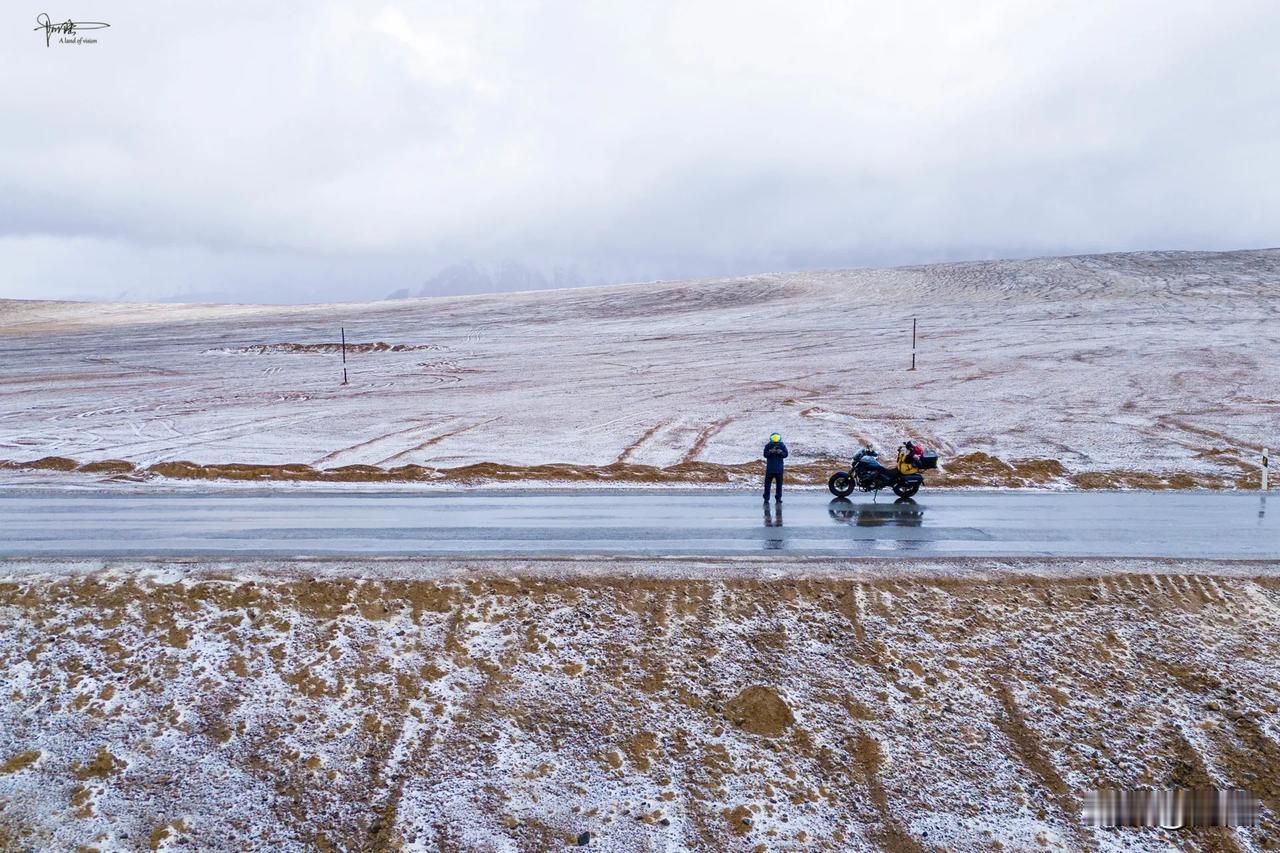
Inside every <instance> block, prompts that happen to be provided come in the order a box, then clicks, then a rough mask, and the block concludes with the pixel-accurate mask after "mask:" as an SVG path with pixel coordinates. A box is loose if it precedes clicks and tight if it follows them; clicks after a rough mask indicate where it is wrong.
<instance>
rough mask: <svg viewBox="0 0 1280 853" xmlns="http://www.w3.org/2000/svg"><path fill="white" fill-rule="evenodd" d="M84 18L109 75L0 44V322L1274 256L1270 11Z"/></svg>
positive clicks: (737, 6) (353, 10) (179, 8)
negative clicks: (855, 270)
mask: <svg viewBox="0 0 1280 853" xmlns="http://www.w3.org/2000/svg"><path fill="white" fill-rule="evenodd" d="M92 17H95V18H101V19H103V20H107V21H108V22H109V23H111V24H112V28H111V29H109V30H106V31H102V33H101V34H100V41H99V44H97V45H93V46H81V47H75V48H72V47H65V46H64V47H61V48H59V47H58V46H57V45H55V46H54V47H53V48H48V49H46V48H45V47H44V44H43V39H42V38H40V37H39V34H38V33H34V32H30V31H28V30H27V28H26V27H22V26H18V27H15V26H12V25H11V26H10V27H8V28H7V29H6V30H5V31H4V32H3V33H0V56H3V57H5V59H4V60H3V61H4V63H5V68H4V70H5V72H6V73H4V74H3V75H0V114H3V115H4V116H5V120H4V123H3V125H2V129H0V236H3V237H5V239H3V240H0V268H6V269H9V270H15V269H20V270H22V271H23V274H22V275H21V276H15V275H13V274H10V275H7V276H4V277H3V278H0V296H10V297H12V296H36V295H40V293H39V290H40V289H41V288H45V289H47V288H50V287H54V283H55V282H64V279H65V273H64V272H63V271H61V270H60V268H58V267H57V266H56V262H55V261H54V260H52V259H53V258H55V257H56V255H57V253H56V252H55V253H52V254H50V253H49V252H48V251H45V250H38V249H37V248H36V247H38V246H44V247H47V246H49V245H54V244H56V243H57V241H60V240H68V241H73V240H78V241H88V243H83V242H82V243H81V244H80V245H94V246H99V247H103V246H113V247H117V248H116V249H113V250H111V251H103V252H100V253H99V254H100V255H101V256H102V257H103V258H107V259H110V261H109V262H110V263H111V267H110V268H109V269H104V270H99V271H97V274H95V275H94V276H87V277H86V279H85V282H86V284H85V286H84V287H83V288H81V289H79V290H77V291H76V292H77V293H85V294H89V295H94V294H96V295H99V296H102V297H104V298H105V297H109V296H115V295H118V294H119V293H120V292H122V291H126V290H128V291H129V292H131V293H138V294H140V295H144V294H147V293H152V294H154V295H158V296H167V295H170V294H173V293H176V292H179V291H181V290H182V288H181V287H175V286H173V285H172V278H173V276H165V277H162V280H157V279H156V277H155V276H153V275H151V272H153V271H154V270H155V269H157V268H166V269H168V268H169V266H170V265H172V264H176V263H177V259H178V258H180V257H183V256H184V253H192V254H190V257H191V258H192V259H195V258H197V257H203V258H205V259H206V261H205V262H206V266H211V267H212V268H214V269H217V270H219V271H221V273H222V274H225V275H226V276H228V279H227V280H225V281H221V282H215V281H209V280H208V279H209V275H207V274H205V273H203V272H202V273H201V274H199V275H198V276H196V277H197V278H199V279H200V281H201V284H200V288H201V289H202V290H205V291H208V292H210V293H215V292H216V293H219V294H229V295H231V296H235V295H237V294H240V295H242V296H243V297H244V298H277V299H296V298H298V296H297V291H298V290H299V288H297V287H295V286H292V285H290V284H289V281H291V280H292V279H294V278H296V277H297V276H298V275H306V276H313V277H314V281H315V285H314V287H313V288H302V289H303V290H304V291H306V290H313V291H316V292H323V293H325V294H326V298H329V297H328V294H330V293H337V294H339V295H348V296H349V297H351V298H363V297H378V296H382V295H384V294H386V293H388V292H391V291H393V290H397V289H400V288H402V287H408V288H410V289H414V290H416V289H417V287H418V286H419V285H420V284H421V282H422V281H424V280H426V279H428V278H430V277H431V276H432V275H433V274H434V273H435V272H436V271H437V270H439V269H440V268H442V267H445V266H447V265H449V264H451V263H455V262H460V261H467V260H475V261H479V262H481V263H498V262H501V261H504V260H514V261H518V262H522V263H525V264H529V265H533V266H540V267H543V268H545V269H548V270H549V269H550V268H552V267H577V268H578V269H579V270H580V271H581V273H582V275H583V277H584V278H586V279H587V280H589V281H590V280H618V279H626V278H642V277H647V276H652V275H664V276H674V275H700V274H715V273H729V272H740V271H747V270H750V269H753V268H759V267H763V266H780V265H786V266H813V265H825V264H832V263H839V264H851V263H863V262H868V263H887V262H894V261H899V260H901V261H913V262H914V261H919V260H923V259H929V258H949V257H956V256H964V255H966V254H970V255H987V254H1009V255H1012V254H1024V253H1027V252H1040V251H1073V250H1078V251H1084V250H1093V249H1123V248H1147V247H1166V248H1167V247H1187V248H1211V247H1228V246H1247V245H1259V244H1266V243H1274V242H1275V238H1274V235H1275V234H1276V233H1277V232H1278V230H1280V189H1277V187H1280V163H1277V161H1276V160H1275V158H1274V157H1273V156H1272V152H1273V151H1274V150H1275V145H1276V143H1277V142H1280V119H1278V118H1277V116H1280V110H1277V109H1276V107H1277V106H1278V104H1277V100H1278V96H1280V82H1278V81H1280V58H1278V57H1280V54H1278V52H1276V51H1274V50H1273V49H1272V46H1271V45H1270V44H1269V41H1268V39H1269V34H1271V33H1274V32H1275V31H1276V27H1277V25H1280V7H1277V6H1276V5H1275V4H1272V3H1268V2H1244V0H1236V1H1235V2H1222V3H1216V4H1172V5H1171V4H1155V3H1148V2H1119V3H1116V2H1108V3H1103V2H1081V3H1074V4H1070V5H1069V6H1063V5H1062V4H1059V3H1049V2H1012V0H1005V2H996V3H986V4H978V5H977V6H975V5H974V4H957V3H951V2H924V0H921V2H913V3H899V4H886V3H879V4H873V3H819V4H809V5H807V6H806V7H804V9H803V10H800V9H799V7H796V6H795V4H782V3H777V2H763V0H744V2H735V3H725V2H715V3H708V2H654V3H648V4H632V5H628V6H624V5H622V4H576V3H555V2H496V1H495V0H477V2H467V3H463V2H458V3H452V2H398V3H396V4H394V5H387V4H384V3H377V4H368V5H364V6H362V5H360V4H338V3H329V4H323V3H321V4H316V3H303V2H297V0H295V2H286V3H283V4H260V3H250V2H247V0H232V2H229V3H220V4H216V5H215V6H213V7H206V6H203V5H198V4H192V3H189V2H186V0H178V2H173V3H169V4H165V5H163V6H162V7H156V6H155V5H154V4H144V3H142V2H140V0H126V2H116V3H109V4H97V3H95V4H94V9H93V14H92ZM32 26H34V16H33V23H32ZM233 257H234V258H235V259H236V261H235V263H234V264H229V265H222V264H219V263H210V262H209V261H208V260H207V259H208V258H221V259H223V260H225V259H227V258H233ZM104 262H105V261H104ZM362 269H363V270H366V271H367V273H368V274H363V275H362V274H360V270H362ZM290 270H292V271H293V275H292V276H291V275H290V273H289V271H290ZM273 281H275V282H277V283H278V285H279V286H278V288H277V289H274V290H273V287H272V282H273ZM129 282H147V283H146V284H145V285H133V284H129ZM250 282H251V284H250ZM64 283H65V282H64ZM90 283H92V284H90ZM57 287H58V288H62V287H63V284H57ZM166 288H167V289H166Z"/></svg>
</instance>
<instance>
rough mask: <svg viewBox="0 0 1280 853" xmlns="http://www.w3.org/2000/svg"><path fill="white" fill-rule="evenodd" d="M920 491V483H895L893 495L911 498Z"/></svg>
mask: <svg viewBox="0 0 1280 853" xmlns="http://www.w3.org/2000/svg"><path fill="white" fill-rule="evenodd" d="M918 491H920V484H919V483H902V482H898V483H894V484H893V493H894V494H895V495H897V496H898V497H900V498H909V497H911V496H912V495H914V494H915V493H916V492H918Z"/></svg>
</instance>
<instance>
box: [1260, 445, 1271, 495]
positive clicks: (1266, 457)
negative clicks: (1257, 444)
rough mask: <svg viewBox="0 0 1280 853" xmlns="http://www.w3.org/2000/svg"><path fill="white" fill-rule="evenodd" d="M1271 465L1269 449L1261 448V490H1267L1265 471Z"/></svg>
mask: <svg viewBox="0 0 1280 853" xmlns="http://www.w3.org/2000/svg"><path fill="white" fill-rule="evenodd" d="M1270 467H1271V451H1270V450H1268V449H1267V448H1265V447H1264V448H1262V491H1264V492H1265V491H1266V490H1267V472H1268V471H1269V469H1270Z"/></svg>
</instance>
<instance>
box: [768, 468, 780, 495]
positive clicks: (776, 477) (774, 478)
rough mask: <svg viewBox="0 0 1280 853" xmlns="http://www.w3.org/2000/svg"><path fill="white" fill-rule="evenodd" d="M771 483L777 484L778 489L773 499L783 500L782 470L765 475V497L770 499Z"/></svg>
mask: <svg viewBox="0 0 1280 853" xmlns="http://www.w3.org/2000/svg"><path fill="white" fill-rule="evenodd" d="M770 484H776V490H775V491H774V498H773V499H774V500H775V501H780V500H782V472H781V471H779V472H778V473H777V474H765V475H764V499H765V500H769V486H770Z"/></svg>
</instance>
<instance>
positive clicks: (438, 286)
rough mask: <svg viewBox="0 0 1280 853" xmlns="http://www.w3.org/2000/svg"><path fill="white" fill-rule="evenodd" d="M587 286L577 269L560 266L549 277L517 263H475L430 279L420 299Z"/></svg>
mask: <svg viewBox="0 0 1280 853" xmlns="http://www.w3.org/2000/svg"><path fill="white" fill-rule="evenodd" d="M583 284H585V281H584V280H583V278H582V276H581V275H580V274H579V273H578V271H577V270H576V269H574V268H569V269H565V268H562V267H557V268H555V269H553V270H551V272H550V273H549V274H548V273H546V272H543V271H542V270H539V269H537V268H535V267H531V266H528V265H526V264H522V263H518V262H516V261H504V262H502V263H497V264H480V263H476V262H475V261H466V262H464V263H458V264H450V265H449V266H447V267H445V268H444V269H442V270H440V271H439V272H438V273H436V274H435V275H433V276H432V277H431V278H429V279H427V281H426V283H425V284H423V286H422V289H421V290H420V291H418V295H419V296H441V295H445V294H456V293H495V292H506V291H513V290H548V289H555V288H562V287H581V286H582V285H583Z"/></svg>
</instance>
